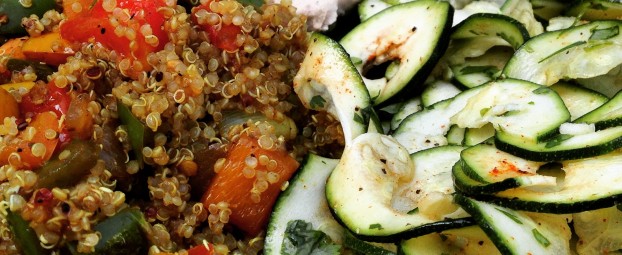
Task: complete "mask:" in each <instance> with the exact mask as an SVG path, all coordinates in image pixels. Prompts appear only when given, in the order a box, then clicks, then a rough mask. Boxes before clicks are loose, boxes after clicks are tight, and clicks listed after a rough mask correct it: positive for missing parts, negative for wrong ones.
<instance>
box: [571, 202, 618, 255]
mask: <svg viewBox="0 0 622 255" xmlns="http://www.w3.org/2000/svg"><path fill="white" fill-rule="evenodd" d="M572 222H573V227H574V231H575V233H576V234H577V236H578V237H579V240H578V242H577V253H578V254H617V253H619V252H620V249H622V239H621V236H620V232H621V231H622V212H621V211H620V209H619V207H618V206H614V207H608V208H603V209H598V210H593V211H585V212H580V213H576V214H573V215H572Z"/></svg>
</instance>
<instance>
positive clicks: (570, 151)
mask: <svg viewBox="0 0 622 255" xmlns="http://www.w3.org/2000/svg"><path fill="white" fill-rule="evenodd" d="M495 146H497V148H499V149H500V150H502V151H506V152H509V153H511V154H513V155H516V156H518V157H521V158H525V159H529V160H533V161H543V162H551V161H560V160H571V159H581V158H588V157H593V156H598V155H602V154H606V153H609V152H611V151H614V150H616V149H618V148H620V147H622V126H618V127H611V128H607V129H603V130H599V131H596V132H591V133H586V134H580V135H574V136H573V135H557V136H555V137H553V138H551V139H549V140H547V141H543V142H534V141H527V140H525V139H521V138H520V137H516V136H509V135H506V134H504V133H501V132H497V134H496V135H495Z"/></svg>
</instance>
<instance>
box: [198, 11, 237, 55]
mask: <svg viewBox="0 0 622 255" xmlns="http://www.w3.org/2000/svg"><path fill="white" fill-rule="evenodd" d="M211 2H212V1H207V3H205V4H202V5H199V6H197V7H195V8H193V9H192V18H193V21H194V22H195V23H197V24H199V26H200V27H201V28H202V29H203V30H204V31H205V32H207V34H208V37H209V40H210V43H212V44H213V45H214V46H216V47H218V48H219V49H221V50H225V51H235V50H237V49H238V48H239V46H238V45H237V44H236V43H235V41H236V40H237V37H238V35H239V34H240V33H241V32H242V29H241V28H240V27H239V26H236V25H233V24H221V25H220V26H218V27H217V26H212V25H208V24H200V22H199V21H198V19H197V16H196V15H195V14H196V13H197V12H198V11H200V10H206V11H208V12H211V10H210V8H209V4H210V3H211Z"/></svg>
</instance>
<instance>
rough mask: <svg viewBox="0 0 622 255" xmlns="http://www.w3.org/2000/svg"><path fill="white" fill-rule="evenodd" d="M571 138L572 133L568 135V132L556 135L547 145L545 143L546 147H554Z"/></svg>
mask: <svg viewBox="0 0 622 255" xmlns="http://www.w3.org/2000/svg"><path fill="white" fill-rule="evenodd" d="M570 138H572V135H568V134H561V135H558V136H555V137H554V138H553V139H551V140H550V141H548V142H547V143H546V145H544V147H545V148H553V147H555V146H557V145H560V144H561V143H562V142H563V141H566V140H568V139H570Z"/></svg>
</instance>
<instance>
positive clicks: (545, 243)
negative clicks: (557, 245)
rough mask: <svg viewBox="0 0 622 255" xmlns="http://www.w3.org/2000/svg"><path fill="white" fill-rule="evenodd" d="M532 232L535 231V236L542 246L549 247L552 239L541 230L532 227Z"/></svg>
mask: <svg viewBox="0 0 622 255" xmlns="http://www.w3.org/2000/svg"><path fill="white" fill-rule="evenodd" d="M531 233H533V237H535V238H536V240H537V241H538V243H540V244H541V245H542V246H544V247H549V245H551V241H549V239H547V238H546V237H545V236H543V235H542V234H541V233H540V231H538V229H535V228H534V229H532V230H531Z"/></svg>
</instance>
